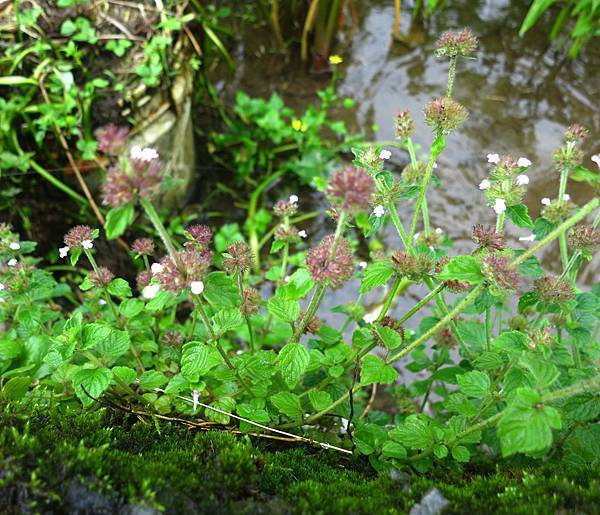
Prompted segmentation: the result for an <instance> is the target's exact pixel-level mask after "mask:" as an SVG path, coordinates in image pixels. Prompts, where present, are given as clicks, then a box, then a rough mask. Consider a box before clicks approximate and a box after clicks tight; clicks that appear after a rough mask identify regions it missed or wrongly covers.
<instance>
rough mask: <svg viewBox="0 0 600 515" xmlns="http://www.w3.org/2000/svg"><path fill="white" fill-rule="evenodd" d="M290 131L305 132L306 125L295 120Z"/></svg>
mask: <svg viewBox="0 0 600 515" xmlns="http://www.w3.org/2000/svg"><path fill="white" fill-rule="evenodd" d="M292 129H294V130H295V131H299V132H306V129H308V125H306V123H304V122H303V121H302V120H298V119H295V120H294V121H293V122H292Z"/></svg>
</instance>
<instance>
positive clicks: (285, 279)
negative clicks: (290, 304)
mask: <svg viewBox="0 0 600 515" xmlns="http://www.w3.org/2000/svg"><path fill="white" fill-rule="evenodd" d="M290 281H291V277H290V276H289V275H286V276H285V277H284V278H283V282H285V283H289V282H290Z"/></svg>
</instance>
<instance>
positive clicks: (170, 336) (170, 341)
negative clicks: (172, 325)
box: [162, 330, 184, 347]
mask: <svg viewBox="0 0 600 515" xmlns="http://www.w3.org/2000/svg"><path fill="white" fill-rule="evenodd" d="M183 342H184V339H183V336H182V335H181V334H180V333H179V332H177V331H173V330H169V331H167V332H166V333H165V334H164V336H163V337H162V344H163V345H164V346H165V347H179V346H181V345H182V344H183Z"/></svg>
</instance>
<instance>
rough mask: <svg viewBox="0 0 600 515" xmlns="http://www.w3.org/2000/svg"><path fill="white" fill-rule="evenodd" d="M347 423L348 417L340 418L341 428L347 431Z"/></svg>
mask: <svg viewBox="0 0 600 515" xmlns="http://www.w3.org/2000/svg"><path fill="white" fill-rule="evenodd" d="M348 424H349V421H348V419H347V418H342V429H343V430H344V431H348Z"/></svg>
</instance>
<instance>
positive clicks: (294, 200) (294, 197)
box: [289, 195, 299, 204]
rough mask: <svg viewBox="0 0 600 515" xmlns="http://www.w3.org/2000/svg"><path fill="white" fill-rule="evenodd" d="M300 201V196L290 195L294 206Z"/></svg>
mask: <svg viewBox="0 0 600 515" xmlns="http://www.w3.org/2000/svg"><path fill="white" fill-rule="evenodd" d="M298 200H299V199H298V195H290V198H289V201H290V202H291V203H292V204H295V203H296V202H298Z"/></svg>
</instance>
